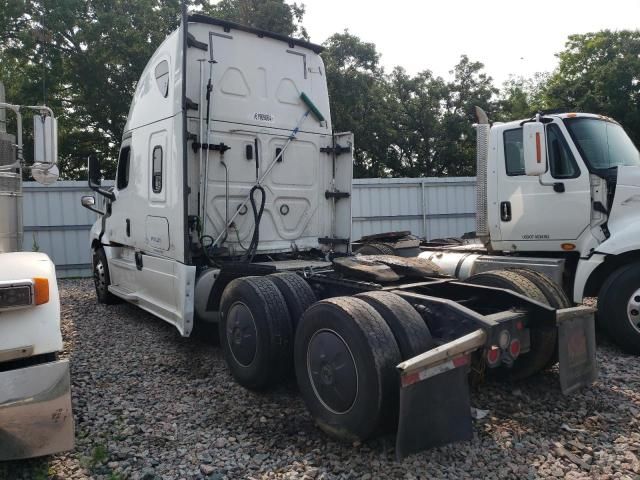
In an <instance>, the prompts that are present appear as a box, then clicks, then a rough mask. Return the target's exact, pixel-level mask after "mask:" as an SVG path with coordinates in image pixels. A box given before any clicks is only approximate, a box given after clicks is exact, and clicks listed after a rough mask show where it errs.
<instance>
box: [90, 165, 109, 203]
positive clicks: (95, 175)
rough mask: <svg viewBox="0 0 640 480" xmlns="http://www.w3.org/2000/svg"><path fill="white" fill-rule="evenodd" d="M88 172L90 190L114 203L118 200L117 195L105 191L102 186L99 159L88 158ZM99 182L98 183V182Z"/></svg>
mask: <svg viewBox="0 0 640 480" xmlns="http://www.w3.org/2000/svg"><path fill="white" fill-rule="evenodd" d="M87 163H88V167H89V168H88V171H89V175H88V177H89V188H90V189H91V190H93V191H94V192H96V193H97V194H99V195H102V196H103V197H106V198H108V199H109V200H111V201H112V202H115V200H116V194H115V193H113V192H112V191H110V190H107V189H104V188H102V187H101V186H100V183H99V180H100V167H99V165H98V159H97V157H95V156H94V155H90V156H89V158H88V161H87ZM96 180H98V181H96Z"/></svg>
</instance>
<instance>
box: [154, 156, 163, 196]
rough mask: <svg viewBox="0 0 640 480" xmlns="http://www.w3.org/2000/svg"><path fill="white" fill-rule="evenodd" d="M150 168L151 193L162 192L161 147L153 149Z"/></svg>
mask: <svg viewBox="0 0 640 480" xmlns="http://www.w3.org/2000/svg"><path fill="white" fill-rule="evenodd" d="M152 164H153V165H152V168H151V188H152V189H153V193H160V192H161V191H162V147H160V146H157V147H154V148H153V160H152Z"/></svg>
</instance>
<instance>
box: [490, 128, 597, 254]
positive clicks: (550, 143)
mask: <svg viewBox="0 0 640 480" xmlns="http://www.w3.org/2000/svg"><path fill="white" fill-rule="evenodd" d="M545 130H546V138H547V158H548V159H549V168H548V169H547V171H546V172H545V173H544V174H543V175H541V176H540V177H537V176H527V175H525V172H524V156H523V145H522V127H518V128H512V129H506V130H504V131H503V134H502V139H501V141H499V145H498V152H499V155H498V158H501V159H502V160H503V161H499V162H498V165H497V173H498V176H499V181H498V199H497V202H496V204H495V205H494V206H493V208H498V209H499V212H498V213H499V214H498V219H499V222H500V223H499V225H500V237H501V238H500V239H501V241H502V242H503V244H502V245H501V246H499V248H501V249H504V250H525V251H533V250H554V251H555V250H559V249H560V245H561V244H562V243H571V242H574V241H575V240H577V239H578V237H579V236H580V235H581V234H582V233H583V232H584V231H585V230H586V229H587V228H588V227H589V224H590V205H591V202H590V196H591V193H590V185H589V174H588V171H587V170H586V168H585V167H584V165H582V164H581V162H578V161H577V159H579V154H578V152H577V150H576V149H575V147H574V146H573V144H572V143H571V142H570V141H568V140H567V139H568V138H569V136H568V134H567V132H566V130H565V129H564V126H563V125H562V124H561V123H560V122H555V121H554V122H552V123H549V124H547V126H546V128H545Z"/></svg>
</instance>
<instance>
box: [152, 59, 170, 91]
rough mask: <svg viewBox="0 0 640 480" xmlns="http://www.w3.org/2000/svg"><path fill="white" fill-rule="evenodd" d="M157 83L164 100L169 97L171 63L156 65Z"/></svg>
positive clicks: (164, 61) (163, 62)
mask: <svg viewBox="0 0 640 480" xmlns="http://www.w3.org/2000/svg"><path fill="white" fill-rule="evenodd" d="M155 74H156V83H157V84H158V89H159V90H160V93H161V94H162V96H163V97H164V98H167V96H168V95H169V62H167V61H166V60H163V61H161V62H160V63H159V64H158V65H156V70H155Z"/></svg>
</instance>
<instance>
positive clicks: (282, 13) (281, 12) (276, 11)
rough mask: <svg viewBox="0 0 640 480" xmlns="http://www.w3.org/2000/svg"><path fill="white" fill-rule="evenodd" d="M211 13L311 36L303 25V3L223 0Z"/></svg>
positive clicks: (219, 16)
mask: <svg viewBox="0 0 640 480" xmlns="http://www.w3.org/2000/svg"><path fill="white" fill-rule="evenodd" d="M209 13H211V15H213V16H214V17H217V18H222V19H225V20H231V21H234V22H236V23H242V24H244V25H248V26H250V27H254V28H260V29H262V30H268V31H270V32H275V33H281V34H283V35H287V36H290V37H291V36H294V37H301V38H305V39H308V38H309V35H308V34H307V31H306V30H305V29H304V27H303V26H302V17H303V16H304V5H303V4H300V5H298V4H296V3H293V4H288V3H285V2H284V0H221V1H220V2H219V3H217V4H215V5H213V7H211V8H210V9H209Z"/></svg>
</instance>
